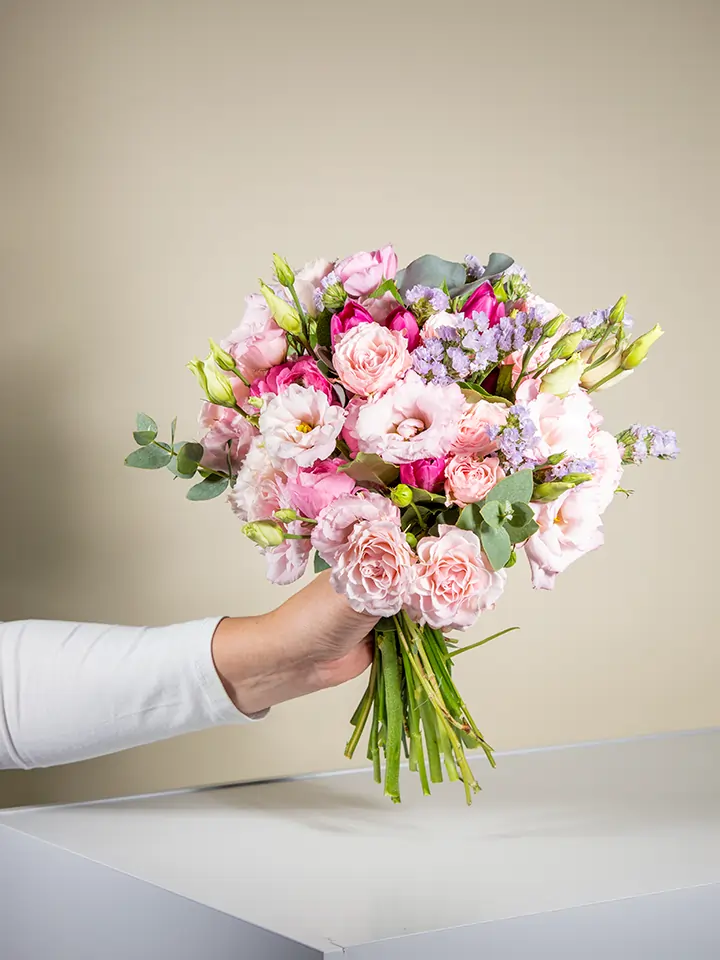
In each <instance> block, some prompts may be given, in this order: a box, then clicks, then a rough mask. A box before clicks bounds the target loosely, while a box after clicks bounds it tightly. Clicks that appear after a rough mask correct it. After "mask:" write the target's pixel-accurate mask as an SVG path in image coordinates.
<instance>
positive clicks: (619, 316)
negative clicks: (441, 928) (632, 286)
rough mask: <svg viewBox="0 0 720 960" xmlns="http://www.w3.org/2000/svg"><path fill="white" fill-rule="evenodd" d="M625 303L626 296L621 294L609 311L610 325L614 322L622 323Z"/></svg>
mask: <svg viewBox="0 0 720 960" xmlns="http://www.w3.org/2000/svg"><path fill="white" fill-rule="evenodd" d="M626 303H627V297H626V296H622V297H620V299H619V300H618V302H617V303H616V304H615V306H614V307H613V308H612V310H611V311H610V315H609V316H608V320H609V321H610V324H611V325H612V326H615V324H616V323H622V322H623V320H624V319H625V305H626Z"/></svg>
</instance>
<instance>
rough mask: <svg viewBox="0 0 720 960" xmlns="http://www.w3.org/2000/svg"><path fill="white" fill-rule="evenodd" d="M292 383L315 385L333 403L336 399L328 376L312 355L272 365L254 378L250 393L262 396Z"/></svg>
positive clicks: (278, 390) (307, 385)
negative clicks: (262, 374)
mask: <svg viewBox="0 0 720 960" xmlns="http://www.w3.org/2000/svg"><path fill="white" fill-rule="evenodd" d="M291 383H299V384H300V386H302V387H314V388H315V389H316V390H320V391H321V392H322V393H324V394H325V396H326V397H327V398H328V400H329V401H330V402H331V403H332V402H333V400H334V399H335V395H334V393H333V389H332V387H331V386H330V383H329V381H328V380H327V378H326V377H324V376H323V375H322V373H320V368H319V367H318V365H317V361H316V360H313V359H311V358H310V357H299V358H298V359H296V360H288V362H287V363H281V364H279V365H278V366H277V367H271V368H270V370H268V372H267V373H266V374H265V376H263V377H258V378H257V380H253V382H252V385H251V387H250V393H251V394H252V396H254V397H262V396H264V395H265V394H266V393H274V394H278V393H282V391H283V390H285V389H286V388H287V387H289V386H290V384H291Z"/></svg>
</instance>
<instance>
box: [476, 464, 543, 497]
mask: <svg viewBox="0 0 720 960" xmlns="http://www.w3.org/2000/svg"><path fill="white" fill-rule="evenodd" d="M532 492H533V473H532V470H519V471H518V472H517V473H511V474H510V476H509V477H505V478H504V479H503V480H500V481H499V482H498V483H496V484H495V486H494V487H493V488H492V490H491V491H490V493H489V494H488V495H487V497H486V498H485V499H486V500H509V501H510V503H512V504H515V503H528V501H529V500H530V497H531V496H532Z"/></svg>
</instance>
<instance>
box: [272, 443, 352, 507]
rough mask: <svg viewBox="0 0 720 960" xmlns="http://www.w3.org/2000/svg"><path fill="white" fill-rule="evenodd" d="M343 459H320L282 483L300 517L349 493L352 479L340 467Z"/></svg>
mask: <svg viewBox="0 0 720 960" xmlns="http://www.w3.org/2000/svg"><path fill="white" fill-rule="evenodd" d="M345 462H346V461H345V460H341V459H340V458H334V459H332V460H321V461H320V462H319V463H316V464H315V465H314V466H312V467H306V468H305V469H302V470H298V471H297V473H296V474H295V476H293V477H289V478H288V481H287V483H286V485H285V490H286V492H287V496H288V499H289V500H290V504H291V506H292V507H294V509H295V510H297V512H298V513H299V514H300V515H301V516H303V517H309V518H310V519H311V520H314V519H315V517H317V515H318V514H319V513H320V511H321V510H324V509H325V507H327V506H329V505H330V504H331V503H332V502H333V500H337V498H338V497H342V496H348V495H349V494H351V493H352V492H353V490H354V489H355V481H354V480H353V479H352V477H349V476H348V475H347V474H346V473H341V472H340V470H339V468H340V467H341V466H342V465H343V464H344V463H345Z"/></svg>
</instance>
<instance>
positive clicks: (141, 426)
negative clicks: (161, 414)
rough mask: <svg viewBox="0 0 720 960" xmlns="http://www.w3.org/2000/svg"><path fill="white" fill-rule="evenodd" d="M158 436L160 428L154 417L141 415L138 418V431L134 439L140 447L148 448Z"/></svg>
mask: <svg viewBox="0 0 720 960" xmlns="http://www.w3.org/2000/svg"><path fill="white" fill-rule="evenodd" d="M157 435H158V427H157V424H156V423H155V421H154V420H153V419H152V417H149V416H148V415H147V414H146V413H139V414H138V415H137V418H136V429H135V430H134V431H133V439H134V441H135V443H136V444H137V445H138V446H139V447H146V446H147V445H148V444H149V443H152V442H153V440H154V439H155V437H156V436H157Z"/></svg>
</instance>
